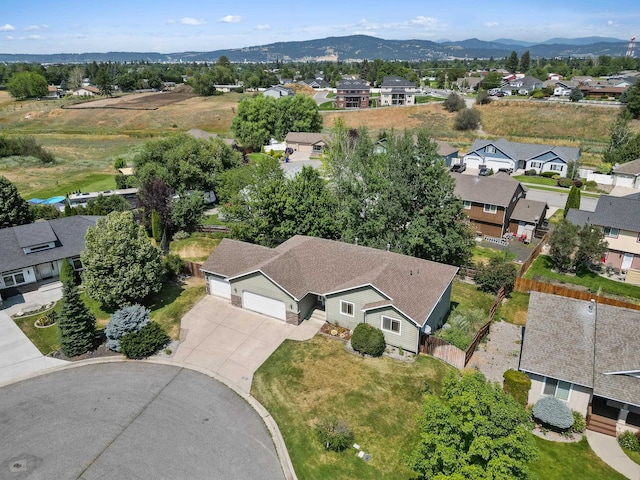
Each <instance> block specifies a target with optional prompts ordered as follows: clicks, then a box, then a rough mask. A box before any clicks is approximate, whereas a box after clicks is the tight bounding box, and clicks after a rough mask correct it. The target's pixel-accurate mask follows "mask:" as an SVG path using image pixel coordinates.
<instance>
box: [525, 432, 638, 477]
mask: <svg viewBox="0 0 640 480" xmlns="http://www.w3.org/2000/svg"><path fill="white" fill-rule="evenodd" d="M535 440H536V444H537V445H538V448H539V449H540V457H539V459H538V461H536V462H534V463H532V464H531V465H530V467H531V470H532V472H533V473H535V474H537V476H538V478H539V479H540V480H542V479H544V480H566V479H568V478H580V480H603V479H607V480H624V479H625V478H626V477H625V476H624V475H621V474H620V473H618V472H616V471H615V470H614V469H612V468H611V467H610V466H608V465H607V464H606V463H604V462H603V461H602V460H601V459H600V458H599V457H598V456H597V455H596V454H595V453H594V452H593V450H591V447H589V444H588V443H587V439H586V438H583V439H582V440H580V441H579V442H576V443H561V442H551V441H549V440H544V439H542V438H540V437H535Z"/></svg>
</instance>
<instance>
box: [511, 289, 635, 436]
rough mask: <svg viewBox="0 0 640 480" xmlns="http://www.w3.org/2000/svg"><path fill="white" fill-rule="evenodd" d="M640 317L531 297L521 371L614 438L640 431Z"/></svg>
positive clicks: (534, 397) (536, 391) (532, 393)
mask: <svg viewBox="0 0 640 480" xmlns="http://www.w3.org/2000/svg"><path fill="white" fill-rule="evenodd" d="M639 322H640V312H639V311H637V310H630V309H626V308H619V307H613V306H610V305H603V304H597V303H595V302H594V301H593V300H592V301H591V302H588V301H585V300H577V299H573V298H567V297H559V296H556V295H549V294H546V293H539V292H534V291H532V292H531V298H530V299H529V314H528V317H527V326H526V329H525V332H524V338H523V341H522V350H521V354H520V366H519V368H520V370H521V371H523V372H525V373H527V375H529V377H530V378H531V390H529V403H530V404H534V403H536V402H537V401H538V400H540V399H541V398H542V397H544V396H554V397H556V398H558V399H560V400H562V401H563V402H566V404H567V406H568V407H570V408H571V409H573V410H576V411H578V412H580V413H581V414H583V415H587V416H588V418H587V422H588V425H589V426H588V428H590V429H592V430H597V431H600V432H602V433H607V434H609V435H616V433H617V432H618V433H619V432H621V431H624V430H633V431H638V430H639V429H640V349H638V345H640V328H638V323H639Z"/></svg>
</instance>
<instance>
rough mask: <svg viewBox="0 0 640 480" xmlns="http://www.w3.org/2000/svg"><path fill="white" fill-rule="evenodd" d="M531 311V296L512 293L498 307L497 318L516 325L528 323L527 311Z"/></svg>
mask: <svg viewBox="0 0 640 480" xmlns="http://www.w3.org/2000/svg"><path fill="white" fill-rule="evenodd" d="M528 309H529V294H527V293H520V292H511V293H510V294H509V296H508V297H507V298H506V299H505V300H504V301H503V302H502V304H501V305H500V306H499V307H498V311H497V313H496V318H501V319H503V320H505V321H506V322H509V323H513V324H515V325H524V324H525V323H527V311H528Z"/></svg>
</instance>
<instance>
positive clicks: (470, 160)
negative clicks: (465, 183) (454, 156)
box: [464, 156, 482, 170]
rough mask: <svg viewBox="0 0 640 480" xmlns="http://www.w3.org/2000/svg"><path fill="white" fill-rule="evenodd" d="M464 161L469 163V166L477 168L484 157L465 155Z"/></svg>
mask: <svg viewBox="0 0 640 480" xmlns="http://www.w3.org/2000/svg"><path fill="white" fill-rule="evenodd" d="M464 163H466V164H467V168H473V169H476V170H477V169H478V168H480V165H481V163H482V159H481V158H478V157H472V156H469V157H465V159H464Z"/></svg>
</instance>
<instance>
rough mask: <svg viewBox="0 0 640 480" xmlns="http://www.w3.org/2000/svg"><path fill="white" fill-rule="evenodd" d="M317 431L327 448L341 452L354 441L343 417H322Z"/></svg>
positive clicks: (321, 441) (319, 438)
mask: <svg viewBox="0 0 640 480" xmlns="http://www.w3.org/2000/svg"><path fill="white" fill-rule="evenodd" d="M361 325H364V324H361ZM316 433H317V434H318V440H320V443H322V445H324V448H325V449H326V450H333V451H334V452H341V451H342V450H345V449H347V448H349V447H350V446H351V444H352V443H353V432H352V431H351V429H350V428H349V425H347V422H345V421H344V420H342V419H341V418H337V417H325V418H322V419H321V420H320V421H319V422H318V424H317V425H316Z"/></svg>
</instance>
